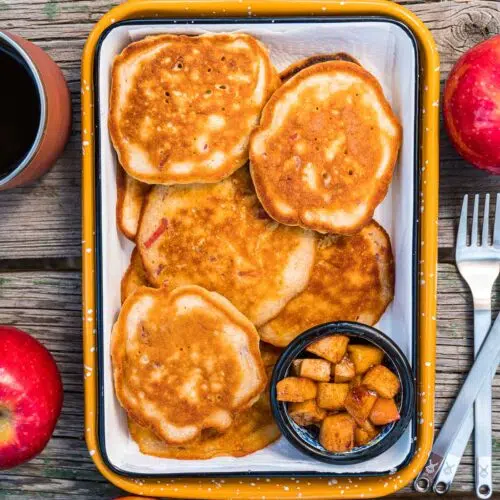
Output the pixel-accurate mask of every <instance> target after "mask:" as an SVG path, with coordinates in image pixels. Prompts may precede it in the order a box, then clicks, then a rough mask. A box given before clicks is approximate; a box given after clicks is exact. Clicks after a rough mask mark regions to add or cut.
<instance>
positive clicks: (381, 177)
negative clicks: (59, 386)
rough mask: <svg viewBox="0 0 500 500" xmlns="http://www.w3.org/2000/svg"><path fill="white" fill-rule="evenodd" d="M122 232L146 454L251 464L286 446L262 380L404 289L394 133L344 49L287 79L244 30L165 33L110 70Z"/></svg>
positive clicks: (134, 384) (133, 391) (120, 349)
mask: <svg viewBox="0 0 500 500" xmlns="http://www.w3.org/2000/svg"><path fill="white" fill-rule="evenodd" d="M110 103H111V104H110V118H109V129H110V135H111V139H112V141H113V144H114V146H115V149H116V152H117V155H118V159H119V161H120V164H121V166H122V167H123V170H121V171H120V173H119V179H118V203H117V224H118V227H119V228H120V230H121V231H122V232H123V234H124V235H125V236H126V237H127V238H129V239H130V240H132V241H134V242H135V244H136V248H135V249H134V251H133V253H132V257H131V262H130V266H129V268H128V270H127V271H126V273H125V275H124V277H123V280H122V284H121V294H122V303H123V305H122V309H121V311H120V315H119V317H118V320H117V322H116V324H115V327H114V329H113V334H112V361H113V373H114V382H115V390H116V394H117V397H118V399H119V401H120V403H121V405H122V406H123V407H124V408H125V410H126V411H127V414H128V417H129V429H130V433H131V435H132V437H133V439H134V440H135V441H136V442H137V443H138V445H139V448H140V450H141V451H142V452H143V453H147V454H152V455H157V456H162V457H169V458H179V459H205V458H211V457H214V456H219V455H230V456H242V455H245V454H248V453H252V452H254V451H257V450H258V449H261V448H263V447H265V446H267V445H268V444H270V443H271V442H273V441H274V440H276V439H277V438H278V436H279V433H278V430H277V428H276V426H275V424H274V422H273V420H272V416H271V411H270V406H269V400H268V395H267V390H266V379H267V377H268V375H269V373H270V371H271V370H272V367H273V365H274V363H275V361H276V359H277V356H278V355H279V352H280V349H281V348H283V347H285V346H286V345H287V344H288V343H289V342H290V341H292V340H293V339H294V338H295V337H296V336H297V335H299V334H300V333H302V332H303V331H305V330H307V329H308V328H311V327H312V326H315V325H318V324H321V323H326V322H330V321H339V320H347V321H359V322H363V323H366V324H370V325H373V324H375V323H376V322H377V321H378V320H379V319H380V317H381V316H382V314H383V313H384V311H385V309H386V308H387V306H388V305H389V304H390V302H391V301H392V298H393V295H394V262H393V255H392V249H391V243H390V239H389V237H388V235H387V233H386V232H385V230H384V229H383V228H382V227H381V226H380V225H379V224H378V223H377V222H375V221H373V220H372V217H373V212H374V210H375V208H376V207H377V205H378V204H379V203H380V202H381V201H382V200H383V198H384V197H385V195H386V193H387V190H388V187H389V184H390V181H391V178H392V174H393V170H394V167H395V164H396V160H397V155H398V150H399V147H400V142H401V127H400V125H399V123H398V120H397V119H396V117H395V115H394V113H393V112H392V110H391V108H390V105H389V103H388V102H387V100H386V99H385V97H384V95H383V92H382V89H381V87H380V85H379V83H378V82H377V80H376V79H375V78H374V77H373V76H372V75H371V74H370V73H368V72H367V71H366V70H365V69H363V68H362V67H361V65H359V63H358V62H357V61H356V60H354V59H353V58H352V57H350V56H348V55H345V54H335V55H331V56H330V55H321V56H314V57H311V58H309V59H307V60H303V61H298V62H297V63H295V64H293V65H292V66H291V67H289V68H288V69H286V70H285V71H284V72H283V73H282V74H281V76H278V73H277V71H276V69H275V68H274V66H273V65H272V63H271V59H270V57H269V54H268V52H267V50H266V48H265V47H264V46H263V45H262V44H261V43H260V42H259V41H257V40H256V39H255V38H253V37H251V36H249V35H246V34H242V33H236V34H226V33H220V34H207V35H201V36H183V35H160V36H154V37H148V38H145V39H144V40H142V41H139V42H135V43H133V44H131V45H129V46H128V47H126V48H125V50H124V51H123V52H122V53H121V54H120V55H119V56H118V57H117V58H116V60H115V63H114V66H113V78H112V88H111V100H110Z"/></svg>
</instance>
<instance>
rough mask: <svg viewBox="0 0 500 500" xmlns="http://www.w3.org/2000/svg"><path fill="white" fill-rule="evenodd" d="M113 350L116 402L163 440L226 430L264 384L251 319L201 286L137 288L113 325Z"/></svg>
mask: <svg viewBox="0 0 500 500" xmlns="http://www.w3.org/2000/svg"><path fill="white" fill-rule="evenodd" d="M111 355H112V365H113V378H114V384H115V391H116V395H117V397H118V400H119V402H120V404H121V405H122V406H123V408H124V409H125V410H126V411H127V413H128V415H129V416H130V417H131V418H132V419H134V420H135V421H136V422H137V423H139V424H140V425H142V426H144V427H146V428H148V429H149V430H151V431H152V432H154V433H155V434H156V435H157V436H158V437H160V438H161V439H162V440H164V441H166V442H167V443H173V444H180V443H185V442H188V441H190V440H192V439H195V438H197V437H198V436H199V435H200V433H201V432H202V431H203V430H204V429H215V430H217V431H224V430H226V429H228V428H229V427H230V426H231V424H232V423H233V420H234V417H235V415H236V414H237V413H239V412H241V411H243V410H246V409H248V408H250V407H251V406H252V405H253V404H254V403H255V402H256V401H257V399H258V398H259V396H260V394H261V393H262V391H263V390H264V387H265V385H266V372H265V367H264V364H263V362H262V358H261V355H260V350H259V336H258V334H257V331H256V329H255V327H254V325H253V324H252V323H251V322H250V321H249V320H248V319H247V318H245V316H243V314H241V313H240V312H239V311H238V310H237V309H236V308H235V307H234V306H233V305H232V304H231V303H230V302H229V301H228V300H227V299H226V298H224V297H222V296H221V295H219V294H218V293H215V292H209V291H208V290H205V289H203V288H201V287H198V286H184V287H179V288H177V289H176V290H173V291H168V290H166V289H153V288H148V287H140V288H138V289H137V290H135V291H134V292H133V293H132V295H130V296H129V297H128V298H127V299H126V300H125V303H124V304H123V306H122V308H121V311H120V314H119V316H118V320H117V321H116V323H115V326H114V328H113V334H112V339H111Z"/></svg>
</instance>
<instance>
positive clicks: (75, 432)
mask: <svg viewBox="0 0 500 500" xmlns="http://www.w3.org/2000/svg"><path fill="white" fill-rule="evenodd" d="M439 283H440V292H439V311H438V318H439V319H438V328H439V338H438V347H437V352H438V364H437V366H438V375H437V388H438V389H437V393H436V398H437V399H436V422H435V425H436V428H439V426H440V424H441V422H442V421H443V419H444V418H445V416H446V412H447V411H448V409H449V407H450V405H451V404H452V402H453V399H454V397H455V396H456V394H457V392H458V390H459V387H460V383H461V380H462V378H463V376H464V373H465V372H466V370H467V369H468V368H469V366H470V363H471V361H472V355H471V350H472V344H471V332H472V321H471V311H470V298H469V297H468V294H467V290H466V288H465V285H464V283H463V282H462V281H461V279H460V278H459V276H458V274H457V272H456V269H455V267H454V266H453V265H450V264H441V265H440V266H439ZM494 305H495V307H496V308H498V307H499V306H500V293H498V290H496V293H495V296H494ZM1 323H4V324H13V325H15V326H18V327H19V328H23V329H25V330H27V331H29V332H31V333H32V334H33V335H35V336H36V337H37V338H38V339H40V340H41V341H42V342H43V343H44V344H45V345H46V346H47V347H48V348H49V349H50V350H51V351H52V352H53V354H54V356H55V358H56V361H57V363H58V365H59V368H60V369H61V372H62V376H63V382H64V387H65V400H64V407H63V412H62V415H61V418H60V420H59V423H58V425H57V428H56V431H55V433H54V437H53V439H52V440H51V442H50V444H49V446H48V447H47V448H46V450H45V451H44V452H43V453H42V454H41V455H40V456H39V457H37V458H36V459H34V460H33V461H31V462H30V463H28V464H25V465H23V466H21V467H18V468H16V469H14V470H12V471H8V472H3V473H1V474H0V484H1V490H2V491H3V492H8V498H15V496H14V494H15V493H16V494H17V493H19V492H20V491H24V492H26V494H31V493H32V492H33V493H35V492H36V493H37V494H38V493H42V494H43V495H44V497H45V495H46V494H47V496H46V498H57V497H58V495H64V494H68V495H74V496H80V497H82V498H97V497H98V496H99V495H101V498H102V497H103V496H105V495H106V496H107V497H111V495H112V494H115V493H116V492H117V490H115V489H113V488H112V487H111V486H110V485H109V484H107V483H106V482H105V480H104V479H103V478H102V477H101V476H100V474H99V473H98V472H97V470H96V469H95V467H94V465H93V463H92V461H91V459H90V457H89V455H88V453H87V450H86V447H85V442H84V439H83V434H84V432H83V397H82V373H81V371H82V368H81V366H82V365H81V326H80V324H81V305H80V275H79V273H75V272H66V273H63V272H43V271H42V272H13V273H0V324H1ZM493 395H494V402H493V434H494V448H495V461H496V463H498V466H496V468H495V479H496V480H497V482H500V379H499V378H498V377H497V378H496V379H495V381H494V384H493ZM472 464H473V453H472V450H471V448H470V447H469V448H468V450H467V452H466V455H465V457H464V461H463V463H462V465H461V466H460V469H459V472H458V475H457V479H456V484H455V489H456V491H462V490H463V491H470V490H471V488H472ZM496 486H497V487H500V484H497V485H496ZM21 488H24V489H23V490H21ZM11 493H12V495H13V496H12V497H11V496H10V494H11ZM0 496H1V495H0Z"/></svg>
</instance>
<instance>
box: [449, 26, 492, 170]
mask: <svg viewBox="0 0 500 500" xmlns="http://www.w3.org/2000/svg"><path fill="white" fill-rule="evenodd" d="M443 116H444V122H445V125H446V129H447V130H448V135H449V137H450V139H451V142H452V143H453V145H454V146H455V148H456V150H457V151H458V152H459V153H460V155H461V156H462V157H463V158H464V159H465V160H467V161H468V162H470V163H472V164H473V165H474V166H476V167H478V168H481V169H484V170H488V171H489V172H492V173H494V174H497V175H498V174H500V35H496V36H493V37H491V38H489V39H488V40H486V41H484V42H481V43H479V44H478V45H476V46H474V47H472V48H471V49H470V50H468V51H467V52H466V53H465V54H464V55H463V56H462V57H461V58H460V59H459V60H458V61H457V63H456V64H455V66H454V67H453V69H452V70H451V73H450V75H449V76H448V80H447V81H446V85H445V90H444V100H443Z"/></svg>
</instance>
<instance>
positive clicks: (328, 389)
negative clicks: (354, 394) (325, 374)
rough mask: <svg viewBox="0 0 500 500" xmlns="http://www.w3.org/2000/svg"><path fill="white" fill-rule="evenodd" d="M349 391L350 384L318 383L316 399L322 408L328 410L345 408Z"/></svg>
mask: <svg viewBox="0 0 500 500" xmlns="http://www.w3.org/2000/svg"><path fill="white" fill-rule="evenodd" d="M348 392H349V384H328V383H324V382H321V383H319V384H318V394H317V396H316V401H317V402H318V406H319V407H320V408H325V409H327V410H336V411H338V410H344V409H345V406H344V401H345V398H346V397H347V393H348Z"/></svg>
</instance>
